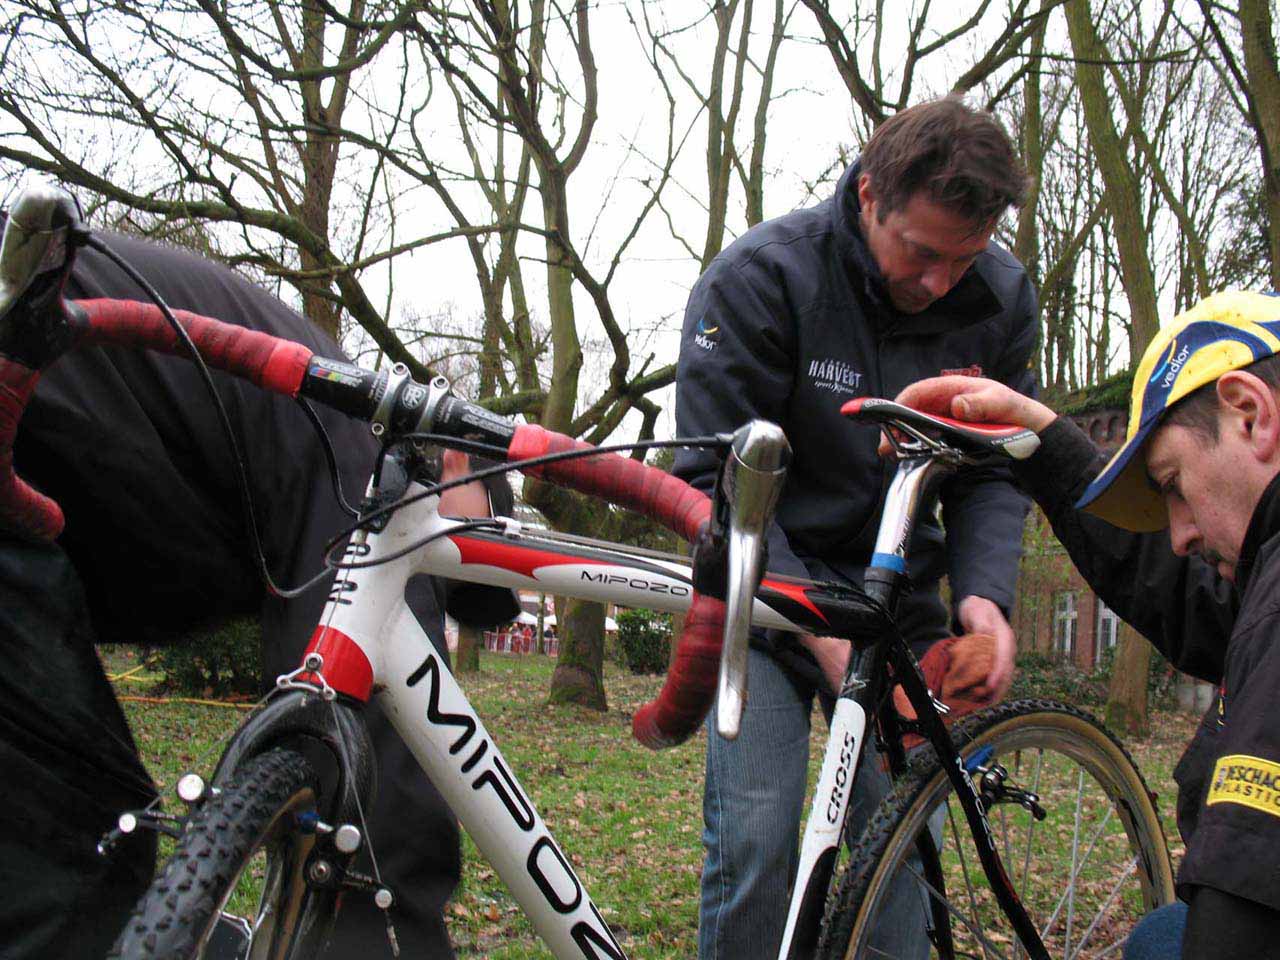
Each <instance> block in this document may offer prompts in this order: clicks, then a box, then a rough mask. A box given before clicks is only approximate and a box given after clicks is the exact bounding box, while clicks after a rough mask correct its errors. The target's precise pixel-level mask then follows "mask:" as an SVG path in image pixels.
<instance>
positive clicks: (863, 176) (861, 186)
mask: <svg viewBox="0 0 1280 960" xmlns="http://www.w3.org/2000/svg"><path fill="white" fill-rule="evenodd" d="M875 202H876V195H875V191H873V190H872V189H871V174H869V173H860V174H858V206H860V207H861V208H862V209H863V210H866V209H867V208H868V206H869V205H870V204H873V203H875Z"/></svg>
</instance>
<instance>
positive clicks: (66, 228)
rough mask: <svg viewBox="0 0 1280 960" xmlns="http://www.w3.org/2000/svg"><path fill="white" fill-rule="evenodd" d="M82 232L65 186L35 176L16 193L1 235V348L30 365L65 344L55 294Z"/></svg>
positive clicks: (59, 291) (41, 363) (43, 360)
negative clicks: (34, 180) (37, 178)
mask: <svg viewBox="0 0 1280 960" xmlns="http://www.w3.org/2000/svg"><path fill="white" fill-rule="evenodd" d="M84 235H85V228H84V224H83V223H82V220H81V213H80V206H79V204H78V203H77V202H76V200H75V198H73V197H72V196H71V194H69V193H67V192H66V191H65V190H62V189H59V188H58V187H56V186H54V185H53V184H51V183H46V182H43V181H36V182H34V183H32V184H30V185H29V186H27V187H24V188H23V190H22V192H21V193H20V194H18V198H17V200H16V201H14V204H13V206H12V207H11V208H10V209H9V214H8V218H7V221H6V223H5V229H4V237H3V239H2V240H0V353H3V354H4V355H5V356H8V357H11V358H13V359H16V360H18V361H20V362H21V363H23V364H24V365H25V366H27V367H29V368H30V369H33V370H34V369H40V368H42V367H44V366H45V365H47V364H48V363H50V362H52V360H53V359H54V358H56V357H57V356H58V355H59V354H60V353H61V352H62V351H63V350H65V349H66V346H67V343H68V341H69V339H70V331H69V330H68V328H67V324H66V321H65V318H64V317H63V315H62V314H63V311H62V308H61V304H60V300H61V297H62V288H63V286H64V285H65V283H66V280H67V277H68V276H69V275H70V273H71V267H72V265H73V264H74V262H75V250H76V247H77V246H78V245H79V244H80V243H81V242H82V241H83V238H84Z"/></svg>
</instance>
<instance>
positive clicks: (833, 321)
mask: <svg viewBox="0 0 1280 960" xmlns="http://www.w3.org/2000/svg"><path fill="white" fill-rule="evenodd" d="M858 172H859V168H858V165H857V164H856V163H855V164H854V165H853V166H852V167H850V169H849V170H847V171H846V172H845V174H844V176H843V177H842V178H841V180H840V183H839V185H838V187H837V189H836V193H835V196H834V197H832V198H831V199H829V200H826V201H825V202H823V203H820V204H818V205H817V206H814V207H810V208H806V209H803V210H797V211H795V212H793V213H790V214H787V215H785V216H782V217H779V218H777V219H775V220H770V221H768V222H767V223H762V224H759V225H758V226H755V227H753V228H752V229H750V230H748V231H747V233H746V234H744V235H743V236H742V237H740V238H739V239H738V240H737V241H735V242H734V243H733V244H731V245H730V246H729V247H728V248H726V249H725V250H724V251H723V252H722V253H721V254H720V255H719V256H718V257H716V259H715V260H713V261H712V263H711V265H710V266H709V267H708V268H707V270H706V272H705V273H704V274H703V275H702V277H701V278H700V279H699V280H698V282H697V284H696V285H695V286H694V289H693V292H692V294H691V295H690V297H689V304H688V307H687V309H686V312H685V320H684V330H683V335H682V340H681V344H680V360H679V364H678V366H677V373H676V429H677V432H678V433H679V434H680V435H682V436H688V435H695V434H707V433H715V432H719V431H727V430H733V429H735V428H736V427H738V426H740V425H741V424H743V423H745V422H746V421H747V420H750V419H752V418H756V417H759V418H763V419H766V420H771V421H774V422H775V423H778V424H779V425H781V426H782V428H783V430H785V431H786V434H787V438H788V439H789V440H790V442H791V446H792V448H793V451H794V454H795V456H794V459H793V461H792V465H791V468H790V471H789V473H788V478H787V485H786V488H785V489H784V491H783V494H782V498H781V501H780V502H779V505H778V515H777V523H778V528H779V529H775V530H774V532H773V535H772V536H771V537H770V541H769V569H770V570H774V571H778V572H782V573H787V574H792V575H796V576H829V575H830V573H831V572H832V571H834V572H835V573H836V574H838V575H840V576H843V577H845V578H847V579H850V580H852V581H853V582H855V583H860V582H861V578H862V571H863V568H864V567H865V564H866V563H867V561H868V560H869V558H870V556H871V553H872V549H873V547H874V545H875V535H876V530H877V527H878V525H879V522H880V513H881V508H882V506H883V498H884V492H885V490H886V489H887V487H888V481H889V479H890V477H891V476H892V470H893V466H892V464H888V463H886V462H885V461H883V460H881V459H880V457H879V456H877V454H876V446H877V443H878V440H879V433H878V431H876V430H874V429H871V428H870V427H866V426H859V425H856V424H853V423H851V422H849V421H848V420H846V419H844V418H843V417H841V415H840V407H841V406H842V405H843V404H844V403H845V402H846V401H848V400H850V399H852V398H853V397H862V396H880V397H893V396H896V395H897V393H898V392H899V391H900V390H902V389H903V388H904V387H906V386H907V385H908V384H910V383H914V382H915V381H917V380H921V379H924V378H926V377H931V376H937V375H938V374H940V373H944V372H952V373H955V372H966V373H972V374H974V375H979V374H981V375H985V376H989V377H993V378H995V379H997V380H1001V381H1003V382H1004V383H1007V384H1009V385H1010V386H1012V387H1014V388H1015V389H1017V390H1020V391H1022V392H1023V393H1032V392H1033V390H1034V377H1033V374H1032V373H1031V371H1030V369H1029V367H1028V364H1029V360H1030V356H1031V351H1032V348H1033V346H1034V343H1035V339H1036V297H1035V292H1034V290H1033V289H1032V286H1031V283H1030V281H1029V280H1028V279H1027V275H1026V272H1025V271H1024V270H1023V268H1022V266H1021V264H1019V263H1018V262H1017V260H1015V259H1014V258H1013V257H1012V256H1011V255H1010V254H1009V253H1007V252H1006V251H1004V250H1002V249H1001V248H1000V247H998V246H996V245H995V244H991V245H990V246H989V247H988V248H987V250H986V251H985V252H984V253H983V254H981V255H980V256H979V257H978V259H977V261H976V262H975V263H974V264H973V266H972V267H971V268H970V269H969V271H968V272H967V273H966V274H965V275H964V277H962V278H961V280H960V282H959V283H957V284H956V286H955V287H954V288H952V290H951V291H949V292H948V293H947V295H946V296H945V297H943V298H941V299H940V300H938V301H937V302H936V303H934V304H933V305H932V306H930V307H929V309H927V310H925V311H924V312H922V313H919V314H913V315H905V314H901V313H899V312H898V311H897V310H895V309H894V307H893V306H892V304H891V303H890V301H889V299H888V296H887V294H886V293H885V291H884V287H883V280H882V279H881V276H880V271H879V269H878V268H877V266H876V264H875V261H874V259H873V258H872V255H871V252H870V250H868V248H867V245H866V243H865V241H864V239H863V236H862V233H861V229H860V227H859V220H858V215H859V207H858V199H857V180H858ZM715 466H716V461H715V458H714V456H710V455H708V454H706V453H699V452H695V451H680V452H679V453H678V454H677V455H676V460H675V470H674V472H675V473H676V474H677V475H678V476H681V477H683V478H684V479H686V480H688V481H689V482H691V483H693V484H694V485H695V486H698V487H700V488H702V489H704V490H708V489H710V487H711V485H712V483H713V480H714V470H715ZM941 499H942V504H943V510H944V515H943V519H944V523H945V526H946V529H947V532H948V535H947V537H946V540H945V547H944V539H943V534H942V530H941V529H940V527H939V526H938V524H937V523H936V522H935V521H934V519H933V518H932V517H931V516H930V517H923V518H922V522H921V523H920V524H919V526H918V527H917V531H916V537H915V540H914V543H913V546H912V553H911V557H910V572H911V577H912V580H913V582H914V583H915V585H916V597H915V599H916V600H917V601H927V600H928V599H929V597H930V596H931V595H932V596H933V601H932V602H933V603H934V604H936V603H937V600H936V582H937V580H938V578H939V577H940V576H941V575H942V573H943V572H944V571H945V572H948V573H949V574H950V580H951V588H952V596H953V597H954V598H955V599H956V600H957V601H958V600H960V599H961V598H963V597H966V596H970V595H978V596H982V597H986V598H988V599H990V600H993V601H995V602H996V603H997V604H999V605H1000V606H1001V607H1002V608H1003V609H1004V610H1006V611H1008V609H1009V607H1010V605H1011V603H1012V600H1013V587H1014V582H1015V580H1016V578H1017V568H1018V558H1019V555H1020V549H1021V546H1020V545H1021V538H1022V522H1023V518H1024V516H1025V513H1026V507H1027V504H1026V500H1025V498H1024V497H1023V496H1022V495H1021V494H1020V493H1019V492H1018V491H1017V490H1016V489H1015V488H1014V486H1013V484H1012V483H1011V481H1010V477H1009V475H1008V473H1007V472H1005V471H1003V470H991V471H982V472H979V471H969V472H967V473H965V474H963V475H960V476H958V477H956V478H954V479H953V480H952V481H950V482H949V483H948V484H947V485H946V486H945V487H944V489H943V491H942V495H941ZM906 619H907V621H908V622H907V623H904V626H905V627H907V630H908V636H909V637H910V636H911V633H910V623H909V620H910V613H909V612H908V616H907V618H906ZM942 619H943V621H944V622H943V626H944V627H945V614H943V615H942ZM918 636H919V635H918V634H917V637H918Z"/></svg>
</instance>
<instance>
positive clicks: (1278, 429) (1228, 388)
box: [1217, 370, 1280, 463]
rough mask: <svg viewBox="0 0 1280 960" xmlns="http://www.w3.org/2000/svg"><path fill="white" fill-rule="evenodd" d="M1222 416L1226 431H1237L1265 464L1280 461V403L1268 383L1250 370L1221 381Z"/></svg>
mask: <svg viewBox="0 0 1280 960" xmlns="http://www.w3.org/2000/svg"><path fill="white" fill-rule="evenodd" d="M1217 393H1218V416H1219V427H1220V429H1221V430H1222V431H1226V432H1231V431H1236V432H1237V433H1238V435H1239V437H1240V439H1242V440H1244V441H1245V442H1246V443H1247V444H1248V445H1249V446H1250V447H1251V448H1252V450H1253V455H1254V457H1255V458H1256V459H1257V460H1258V461H1259V462H1262V463H1273V462H1280V403H1277V402H1276V395H1275V393H1274V391H1272V389H1271V388H1270V387H1269V386H1267V384H1266V383H1265V382H1264V381H1262V380H1261V379H1259V378H1258V377H1257V376H1255V375H1254V374H1252V373H1249V371H1247V370H1231V371H1229V372H1227V373H1224V374H1223V375H1222V376H1221V377H1219V378H1218V384H1217Z"/></svg>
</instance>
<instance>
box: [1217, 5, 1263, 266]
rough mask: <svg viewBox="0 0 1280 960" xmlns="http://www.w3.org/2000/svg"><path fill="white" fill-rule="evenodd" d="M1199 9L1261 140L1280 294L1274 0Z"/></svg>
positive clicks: (1240, 103)
mask: <svg viewBox="0 0 1280 960" xmlns="http://www.w3.org/2000/svg"><path fill="white" fill-rule="evenodd" d="M1199 4H1200V11H1201V14H1202V15H1203V17H1204V22H1205V25H1206V27H1207V28H1208V30H1209V33H1210V35H1211V36H1212V38H1213V42H1214V46H1215V47H1216V49H1217V53H1218V56H1219V58H1220V62H1221V64H1222V66H1223V68H1224V70H1225V71H1226V72H1227V74H1228V75H1229V77H1230V78H1231V80H1232V81H1233V84H1232V86H1233V87H1234V93H1235V96H1236V102H1237V104H1238V105H1239V108H1240V111H1241V113H1242V114H1243V115H1244V117H1245V120H1246V121H1247V122H1248V124H1249V126H1250V127H1251V128H1252V129H1253V131H1254V134H1255V135H1256V137H1257V149H1258V154H1259V156H1260V158H1261V161H1262V181H1263V186H1264V188H1265V190H1264V201H1265V211H1266V216H1267V241H1268V247H1269V251H1270V255H1271V286H1272V287H1273V288H1275V289H1280V69H1278V68H1277V61H1276V34H1275V23H1274V14H1273V12H1272V9H1271V6H1272V4H1271V0H1239V2H1238V3H1237V4H1236V7H1235V9H1234V10H1232V9H1231V8H1230V7H1229V6H1228V5H1227V4H1224V3H1215V2H1213V0H1199ZM1237 44H1238V48H1237ZM1237 50H1238V52H1237ZM1242 59H1243V61H1244V63H1243V65H1242V64H1241V62H1240V61H1241V60H1242Z"/></svg>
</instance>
